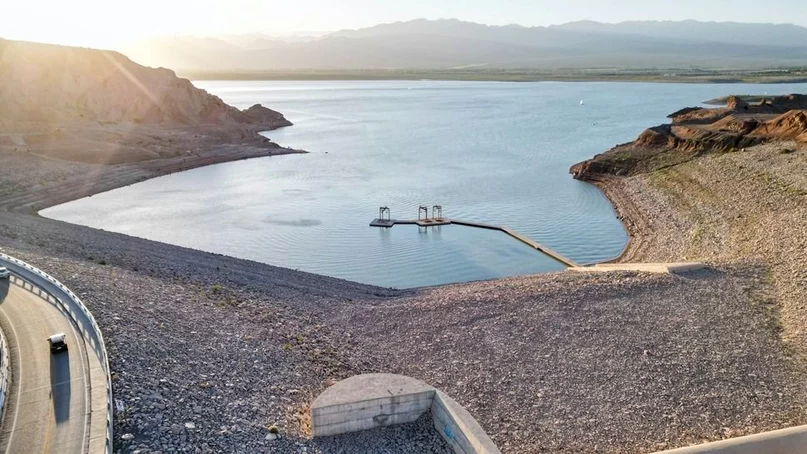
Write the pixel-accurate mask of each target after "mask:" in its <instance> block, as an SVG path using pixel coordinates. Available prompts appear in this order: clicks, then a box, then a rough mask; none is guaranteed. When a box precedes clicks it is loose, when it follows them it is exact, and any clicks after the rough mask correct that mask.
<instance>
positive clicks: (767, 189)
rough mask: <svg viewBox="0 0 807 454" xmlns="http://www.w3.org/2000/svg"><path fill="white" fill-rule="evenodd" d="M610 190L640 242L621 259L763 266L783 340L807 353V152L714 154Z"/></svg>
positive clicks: (786, 146) (781, 147)
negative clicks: (702, 261) (748, 263)
mask: <svg viewBox="0 0 807 454" xmlns="http://www.w3.org/2000/svg"><path fill="white" fill-rule="evenodd" d="M788 151H789V152H788ZM606 192H608V193H610V194H613V195H615V197H612V199H613V198H616V200H617V203H616V205H617V208H621V209H622V211H623V213H622V214H623V216H624V217H625V218H627V219H629V220H630V222H629V223H628V224H627V225H628V228H629V229H631V230H632V232H631V233H632V236H633V237H634V242H635V243H636V244H635V247H631V248H629V250H628V252H627V254H626V255H625V257H623V261H676V260H705V261H708V262H710V263H738V262H750V263H756V264H759V265H760V266H762V267H764V268H765V274H766V278H767V281H769V283H770V284H771V285H772V286H773V288H774V290H775V295H774V296H775V300H776V303H774V304H772V305H771V310H773V311H775V312H777V313H778V315H779V316H780V317H781V321H782V328H783V336H784V339H785V340H786V341H787V342H788V343H789V344H790V345H791V346H792V347H794V348H796V349H797V350H798V351H799V352H800V354H802V355H804V354H805V353H807V336H805V333H806V331H805V329H806V328H805V327H807V306H805V303H807V224H805V219H807V149H804V148H802V149H799V148H798V147H797V146H796V144H794V143H772V144H767V145H760V146H757V147H753V148H749V149H747V150H746V151H744V152H738V153H726V154H720V155H711V156H709V157H707V158H702V159H698V160H695V161H692V162H689V163H686V164H683V165H680V166H676V167H673V168H670V169H666V170H663V171H660V172H655V173H654V174H652V175H649V176H639V177H633V178H628V179H623V180H617V181H614V182H610V183H607V184H606ZM614 193H615V194H614Z"/></svg>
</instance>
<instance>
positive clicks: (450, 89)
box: [41, 81, 807, 288]
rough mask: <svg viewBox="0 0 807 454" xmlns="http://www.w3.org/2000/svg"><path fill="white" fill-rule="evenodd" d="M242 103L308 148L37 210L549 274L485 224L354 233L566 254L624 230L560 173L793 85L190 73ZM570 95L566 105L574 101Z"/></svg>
mask: <svg viewBox="0 0 807 454" xmlns="http://www.w3.org/2000/svg"><path fill="white" fill-rule="evenodd" d="M194 85H196V86H198V87H200V88H203V89H205V90H207V91H209V92H210V93H212V94H215V95H217V96H219V97H221V98H222V99H223V100H224V101H225V102H227V103H229V104H232V105H234V106H236V107H238V108H241V109H244V108H247V107H249V106H251V105H253V104H256V103H260V104H263V105H264V106H266V107H269V108H271V109H274V110H277V111H280V112H282V113H283V114H284V115H285V116H286V118H288V119H289V120H290V121H292V122H293V123H294V124H295V125H294V126H291V127H287V128H283V129H280V130H275V131H269V132H266V133H264V135H266V136H267V137H269V138H271V139H272V140H273V141H275V142H277V143H279V144H280V145H283V146H288V147H293V148H300V149H304V150H307V151H310V153H308V154H299V155H285V156H275V157H269V158H257V159H250V160H245V161H237V162H231V163H224V164H217V165H213V166H209V167H203V168H198V169H193V170H189V171H185V172H181V173H177V174H173V175H168V176H164V177H159V178H155V179H152V180H148V181H144V182H142V183H137V184H134V185H131V186H127V187H123V188H120V189H115V190H112V191H109V192H106V193H102V194H97V195H94V196H92V197H87V198H84V199H80V200H76V201H73V202H70V203H66V204H64V205H60V206H56V207H52V208H49V209H46V210H43V211H42V212H41V214H42V215H43V216H45V217H49V218H53V219H58V220H63V221H67V222H71V223H76V224H81V225H86V226H90V227H96V228H100V229H104V230H108V231H115V232H120V233H125V234H128V235H133V236H137V237H142V238H148V239H152V240H156V241H162V242H166V243H171V244H176V245H180V246H185V247H190V248H194V249H200V250H203V251H209V252H216V253H221V254H226V255H230V256H234V257H240V258H245V259H250V260H255V261H258V262H263V263H268V264H271V265H276V266H281V267H286V268H292V269H299V270H301V271H308V272H312V273H318V274H324V275H328V276H333V277H338V278H343V279H348V280H352V281H357V282H362V283H368V284H374V285H379V286H384V287H398V288H410V287H420V286H430V285H439V284H447V283H453V282H465V281H472V280H480V279H491V278H499V277H505V276H514V275H524V274H532V273H541V272H551V271H559V270H562V269H564V266H563V265H562V264H560V263H559V262H557V261H555V260H553V259H551V258H550V257H548V256H546V255H543V254H541V253H540V252H537V251H535V250H533V249H531V248H529V247H528V246H526V245H524V244H523V243H520V242H519V241H517V240H515V239H513V238H511V237H509V236H507V235H505V234H504V233H501V232H496V231H489V230H482V229H475V228H470V227H462V226H455V225H451V226H443V227H431V228H427V229H423V228H418V227H417V226H414V225H399V226H395V227H393V228H390V229H383V228H373V227H369V226H368V224H369V222H370V221H371V220H372V219H373V218H375V217H377V216H378V208H379V206H388V207H390V209H391V214H392V218H393V219H395V218H397V219H414V218H417V215H418V206H419V205H427V206H429V207H431V206H432V205H442V207H443V214H444V216H445V217H448V218H455V219H462V220H469V221H477V222H483V223H489V224H497V225H504V226H507V227H510V228H511V229H513V230H515V231H516V232H518V233H520V234H523V235H525V236H527V237H529V238H531V239H533V240H536V241H538V242H539V243H541V244H543V245H545V246H547V247H550V248H552V249H554V250H555V251H557V252H559V253H560V254H562V255H565V256H566V257H568V258H570V259H572V260H575V261H577V262H578V263H593V262H598V261H603V260H608V259H611V258H613V257H615V256H617V255H618V254H619V253H620V252H621V251H622V249H623V248H624V247H625V245H626V242H627V235H626V234H625V231H624V229H623V227H622V225H621V224H620V222H619V220H618V219H617V218H616V217H615V214H614V211H613V209H612V207H611V205H610V204H609V202H608V200H607V199H605V197H603V195H602V194H601V193H600V192H599V190H598V189H597V188H596V187H594V186H592V185H590V184H588V183H583V182H579V181H575V180H573V179H572V178H571V175H569V173H568V169H569V166H571V165H572V164H574V163H576V162H579V161H582V160H584V159H587V158H590V157H592V156H593V155H595V154H597V153H601V152H603V151H606V150H607V149H609V148H611V147H612V146H614V145H616V144H619V143H624V142H628V141H631V140H633V139H635V138H636V137H637V136H638V135H639V134H640V133H641V132H642V131H643V130H644V129H645V128H647V127H650V126H655V125H657V124H660V123H663V122H665V121H666V115H667V114H669V113H671V112H674V111H676V110H678V109H680V108H682V107H686V106H695V105H699V104H700V103H701V102H703V101H704V100H707V99H711V98H715V97H718V96H724V95H728V94H738V93H739V94H745V93H749V94H750V93H768V94H771V95H777V94H787V93H795V92H804V91H807V85H806V84H795V85H785V84H782V85H744V84H732V85H724V84H708V85H707V84H704V85H683V84H645V83H606V82H603V83H589V82H585V83H583V82H577V83H574V82H573V83H559V82H557V83H556V82H537V83H503V82H441V81H203V82H194ZM581 101H582V103H581Z"/></svg>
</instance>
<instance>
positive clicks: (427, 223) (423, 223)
mask: <svg viewBox="0 0 807 454" xmlns="http://www.w3.org/2000/svg"><path fill="white" fill-rule="evenodd" d="M396 224H403V225H417V226H420V227H436V226H439V225H450V224H456V225H463V226H466V227H476V228H479V229H487V230H498V231H500V232H504V233H506V234H507V235H510V236H511V237H513V238H515V239H517V240H518V241H521V242H522V243H524V244H526V245H527V246H529V247H531V248H533V249H535V250H536V251H539V252H542V253H544V254H546V255H548V256H550V257H552V258H553V259H555V260H557V261H558V262H560V263H562V264H564V265H566V266H568V267H580V265H578V264H577V263H575V262H573V261H572V260H569V259H568V258H566V257H564V256H562V255H560V254H558V253H557V252H555V251H553V250H552V249H549V248H548V247H546V246H544V245H542V244H540V243H538V242H537V241H533V240H531V239H529V238H527V237H526V236H524V235H521V234H520V233H518V232H515V231H513V230H511V229H509V228H508V227H503V226H500V225H493V224H484V223H481V222H473V221H462V220H459V219H448V218H428V219H408V220H398V219H381V218H376V219H373V221H372V222H370V227H385V228H389V227H392V226H394V225H396Z"/></svg>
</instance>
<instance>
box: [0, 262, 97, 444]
mask: <svg viewBox="0 0 807 454" xmlns="http://www.w3.org/2000/svg"><path fill="white" fill-rule="evenodd" d="M0 264H2V265H3V266H5V267H7V268H8V270H9V271H11V273H12V274H14V275H16V276H18V277H19V278H21V279H23V280H26V281H28V282H29V283H31V284H32V285H36V286H37V287H39V288H40V289H41V290H43V291H45V292H46V293H47V294H49V295H50V296H51V297H52V298H53V301H51V302H52V303H55V304H56V305H57V306H59V307H60V308H61V309H62V310H63V311H64V312H65V313H66V314H68V315H69V316H70V319H71V320H72V321H73V323H75V325H76V327H77V328H78V330H79V332H81V335H82V336H83V337H84V340H85V344H87V345H88V346H89V347H91V348H92V350H93V351H94V352H95V354H96V355H97V356H98V360H99V361H100V362H101V366H102V367H103V368H104V373H105V375H106V400H107V402H106V443H105V448H104V452H105V453H107V454H111V453H112V440H113V438H112V428H113V427H112V426H113V424H112V417H113V401H112V378H111V376H110V371H109V358H108V357H107V353H106V346H105V345H104V336H103V334H101V329H100V328H99V327H98V324H97V323H96V322H95V318H93V316H92V314H91V313H90V311H89V310H88V309H87V307H86V306H84V303H82V302H81V300H80V299H79V297H78V296H76V295H75V294H74V293H73V292H72V291H70V289H69V288H67V287H66V286H65V285H64V284H62V283H61V282H59V281H58V280H56V279H55V278H53V277H52V276H51V275H49V274H47V273H45V272H44V271H42V270H40V269H38V268H35V267H33V266H31V265H29V264H27V263H25V262H23V261H22V260H17V259H15V258H14V257H11V256H8V255H6V254H3V253H0ZM7 358H8V355H7V354H6V347H5V342H4V343H3V358H2V361H3V365H2V367H6V362H7ZM6 382H7V378H5V377H4V378H3V384H5V383H6Z"/></svg>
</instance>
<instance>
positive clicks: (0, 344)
mask: <svg viewBox="0 0 807 454" xmlns="http://www.w3.org/2000/svg"><path fill="white" fill-rule="evenodd" d="M8 374H9V363H8V344H7V343H6V337H5V336H4V335H3V330H0V418H2V417H3V410H4V409H5V408H6V393H8Z"/></svg>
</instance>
